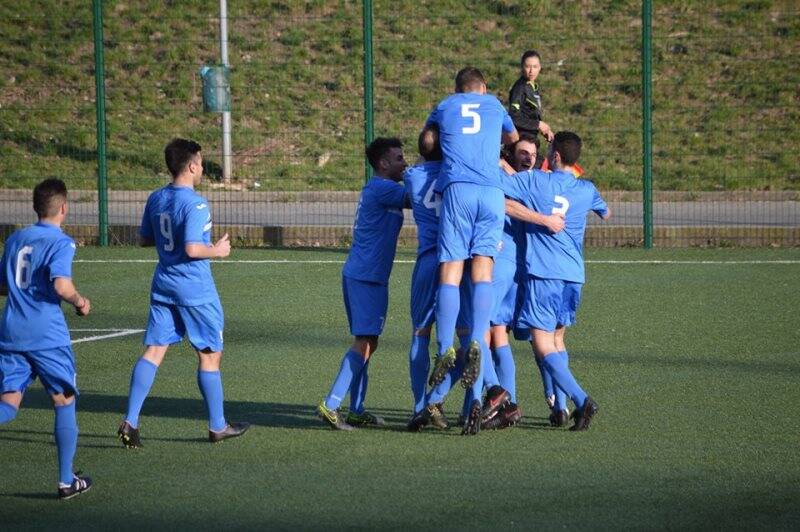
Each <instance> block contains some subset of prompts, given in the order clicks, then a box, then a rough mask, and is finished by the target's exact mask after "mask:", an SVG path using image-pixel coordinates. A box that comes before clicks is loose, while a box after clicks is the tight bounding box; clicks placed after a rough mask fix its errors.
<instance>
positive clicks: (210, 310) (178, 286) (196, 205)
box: [117, 139, 249, 448]
mask: <svg viewBox="0 0 800 532" xmlns="http://www.w3.org/2000/svg"><path fill="white" fill-rule="evenodd" d="M164 157H165V159H166V163H167V168H168V169H169V171H170V173H171V174H172V176H173V179H172V183H170V184H169V185H167V186H165V187H163V188H161V189H159V190H156V191H155V192H153V193H152V194H150V197H149V198H148V199H147V205H146V206H145V209H144V215H143V216H142V225H141V228H140V229H139V236H140V239H141V243H142V245H143V246H155V247H156V250H157V251H158V265H157V266H156V270H155V273H154V274H153V282H152V286H151V291H150V316H149V318H148V322H147V331H146V332H145V336H144V345H145V346H146V348H145V352H144V354H143V355H142V357H141V358H139V360H138V361H137V362H136V364H135V365H134V367H133V373H132V375H131V386H130V394H129V396H128V412H127V415H126V416H125V420H124V421H123V422H122V424H121V425H120V427H119V430H118V431H117V435H118V436H119V438H120V440H122V443H123V444H124V445H125V446H126V447H128V448H136V447H140V446H141V442H140V438H139V413H140V411H141V409H142V405H143V404H144V400H145V398H146V397H147V394H148V393H149V391H150V387H151V386H152V384H153V381H154V380H155V376H156V372H157V370H158V366H159V365H160V364H161V362H162V361H163V360H164V355H166V353H167V348H168V347H169V345H170V344H174V343H177V342H180V341H181V340H182V339H183V337H184V336H186V337H187V338H188V340H189V343H190V344H191V345H192V347H194V349H195V350H196V351H197V358H198V369H197V385H198V386H199V387H200V392H201V393H202V395H203V400H204V401H205V405H206V409H207V411H208V439H209V441H211V442H218V441H221V440H224V439H226V438H232V437H235V436H240V435H241V434H243V433H244V432H245V431H246V430H247V429H248V427H249V424H247V423H230V424H229V423H228V422H227V421H226V420H225V414H224V408H223V395H222V377H221V375H220V361H221V359H222V329H223V325H224V318H223V313H222V305H221V304H220V301H219V295H217V289H216V286H215V285H214V279H213V278H212V276H211V265H210V264H209V259H211V258H221V257H227V256H228V255H229V254H230V251H231V245H230V242H229V241H228V235H227V234H226V235H225V236H223V237H222V238H221V239H220V240H219V241H217V242H216V243H215V244H213V245H212V244H211V227H212V222H211V211H210V207H209V204H208V201H207V200H206V199H205V198H203V197H202V196H200V195H199V194H197V193H196V192H195V191H194V187H195V186H196V185H198V184H199V183H200V180H201V178H202V176H203V157H202V154H201V153H200V145H199V144H197V143H196V142H193V141H191V140H184V139H174V140H173V141H171V142H170V143H169V144H167V147H166V148H165V150H164Z"/></svg>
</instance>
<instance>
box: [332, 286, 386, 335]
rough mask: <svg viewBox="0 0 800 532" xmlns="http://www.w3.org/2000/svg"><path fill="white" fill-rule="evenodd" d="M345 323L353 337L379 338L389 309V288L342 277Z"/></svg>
mask: <svg viewBox="0 0 800 532" xmlns="http://www.w3.org/2000/svg"><path fill="white" fill-rule="evenodd" d="M342 294H343V295H344V310H345V312H347V323H348V324H349V325H350V334H352V335H353V336H380V334H381V333H382V332H383V325H384V324H385V322H386V310H387V309H388V308H389V287H388V286H387V285H385V284H380V283H371V282H369V281H359V280H357V279H350V278H349V277H345V276H344V275H343V276H342Z"/></svg>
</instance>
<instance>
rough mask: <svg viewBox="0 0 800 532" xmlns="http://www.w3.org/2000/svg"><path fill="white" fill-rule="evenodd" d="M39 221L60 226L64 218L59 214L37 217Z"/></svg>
mask: <svg viewBox="0 0 800 532" xmlns="http://www.w3.org/2000/svg"><path fill="white" fill-rule="evenodd" d="M39 223H40V224H47V225H55V226H56V227H61V224H62V223H64V218H62V217H61V216H51V217H44V218H39Z"/></svg>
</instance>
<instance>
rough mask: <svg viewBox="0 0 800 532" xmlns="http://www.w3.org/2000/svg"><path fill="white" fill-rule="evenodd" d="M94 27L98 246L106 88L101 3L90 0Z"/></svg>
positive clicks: (104, 191)
mask: <svg viewBox="0 0 800 532" xmlns="http://www.w3.org/2000/svg"><path fill="white" fill-rule="evenodd" d="M92 9H93V17H92V19H93V26H94V82H95V110H96V115H97V204H98V212H99V219H98V225H99V227H98V231H99V235H100V238H99V244H100V245H101V246H107V245H108V179H107V166H106V88H105V77H106V76H105V69H104V66H103V3H102V0H92Z"/></svg>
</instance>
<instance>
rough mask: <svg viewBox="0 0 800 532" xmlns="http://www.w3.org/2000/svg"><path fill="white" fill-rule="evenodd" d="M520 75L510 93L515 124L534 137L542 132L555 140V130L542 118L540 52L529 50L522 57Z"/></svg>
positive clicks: (521, 130) (510, 103)
mask: <svg viewBox="0 0 800 532" xmlns="http://www.w3.org/2000/svg"><path fill="white" fill-rule="evenodd" d="M519 63H520V71H521V73H520V77H519V79H518V80H517V81H516V82H515V83H514V86H513V87H511V92H510V93H509V95H508V111H509V114H510V115H511V118H512V120H513V121H514V126H515V127H516V128H517V130H518V131H519V132H520V134H522V133H528V134H530V135H533V136H534V137H535V136H536V135H538V134H539V133H541V134H542V135H543V136H544V138H546V139H547V140H548V141H551V142H552V140H553V131H552V130H551V129H550V126H549V125H547V123H546V122H544V121H543V120H542V111H543V109H542V96H541V93H540V92H539V85H537V83H536V78H538V77H539V73H540V72H541V71H542V58H541V57H540V56H539V52H537V51H535V50H528V51H526V52H525V53H523V54H522V58H521V59H520V62H519Z"/></svg>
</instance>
